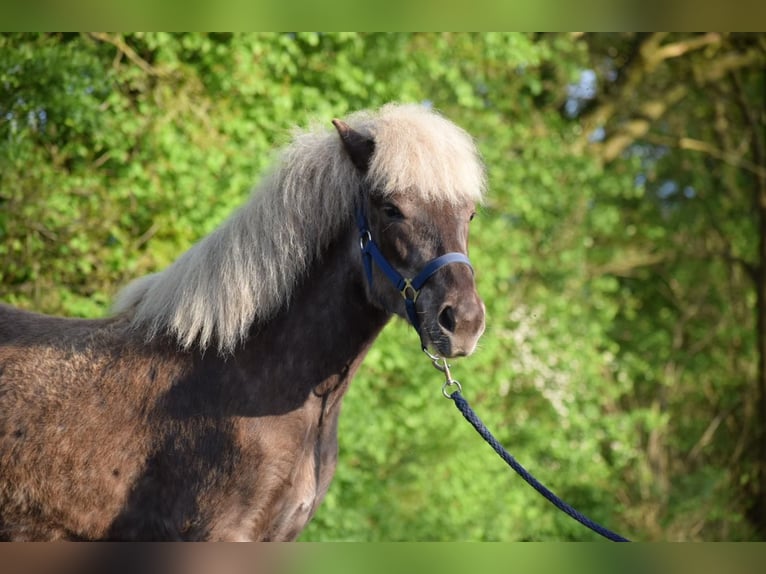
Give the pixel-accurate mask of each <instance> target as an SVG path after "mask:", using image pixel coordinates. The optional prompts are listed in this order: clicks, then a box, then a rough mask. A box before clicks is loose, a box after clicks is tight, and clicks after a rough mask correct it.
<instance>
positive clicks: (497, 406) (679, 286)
mask: <svg viewBox="0 0 766 574" xmlns="http://www.w3.org/2000/svg"><path fill="white" fill-rule="evenodd" d="M764 64H766V35H764V34H717V33H715V34H714V33H699V34H691V33H688V34H687V33H683V34H664V33H647V34H638V33H619V34H563V33H556V34H527V33H481V34H464V33H453V34H446V33H445V34H442V33H423V34H411V33H384V34H374V33H365V34H356V33H332V34H319V33H291V34H267V33H257V34H207V35H203V34H161V33H151V34H106V33H103V34H102V33H92V34H2V35H0V300H2V301H3V302H6V303H11V304H13V305H17V306H20V307H24V308H28V309H34V310H38V311H42V312H46V313H53V314H61V315H69V316H85V317H93V316H102V315H104V314H105V313H106V312H107V309H108V306H109V304H110V301H111V300H112V298H113V296H114V294H115V293H116V291H117V290H118V289H119V287H120V286H122V285H124V284H125V283H126V282H128V281H129V280H130V279H132V278H135V277H137V276H140V275H143V274H145V273H148V272H151V271H154V270H158V269H162V268H163V267H165V266H167V265H168V264H169V263H170V262H171V261H173V260H174V259H175V258H176V257H177V256H178V255H180V254H181V253H182V252H183V251H184V250H185V249H187V248H188V247H189V246H190V245H191V244H192V243H193V242H194V241H196V240H197V239H199V238H200V237H202V236H204V235H206V234H207V233H209V232H210V231H212V230H213V229H214V228H215V227H216V226H217V225H219V224H220V223H221V222H222V221H223V219H224V218H225V217H226V216H227V215H228V214H230V213H231V212H232V211H233V210H234V209H235V208H236V207H237V206H239V205H240V204H242V203H243V202H244V201H246V199H247V196H248V193H249V190H250V189H251V188H252V186H253V184H254V183H255V182H257V181H258V179H259V177H260V175H261V174H262V173H263V172H264V170H265V168H266V167H267V166H269V165H270V163H271V162H272V160H273V158H274V154H275V150H276V149H277V148H278V147H279V146H281V145H283V144H285V143H286V142H287V141H288V140H289V132H290V129H291V128H292V127H293V126H295V125H306V124H307V123H309V122H310V121H313V120H321V121H322V122H325V123H326V125H327V127H328V129H331V126H330V123H329V121H330V119H331V118H333V117H336V116H342V115H344V114H345V113H347V112H349V111H355V110H358V109H362V108H372V107H377V106H379V105H381V104H383V103H385V102H388V101H391V100H396V101H402V102H424V103H425V104H426V105H431V106H433V107H434V108H436V109H438V110H440V111H442V112H443V113H444V114H445V115H447V116H448V117H449V118H451V119H452V120H453V121H455V122H456V123H458V124H459V125H461V126H462V127H464V128H465V129H466V130H468V131H469V132H470V133H471V134H473V135H474V137H475V138H476V140H477V142H478V145H479V147H480V149H481V152H482V154H483V156H484V158H485V161H486V163H487V167H488V173H489V179H490V193H489V196H488V199H487V202H486V205H484V206H483V208H481V209H480V212H479V215H478V217H477V218H476V220H475V221H474V223H473V224H472V241H471V259H472V260H473V262H474V265H475V268H476V271H477V281H478V285H479V291H480V293H481V294H482V296H483V297H484V299H485V302H486V305H487V311H488V317H487V332H486V334H485V336H484V338H483V340H482V343H481V345H480V348H479V350H478V351H477V352H476V354H475V355H474V356H473V357H471V358H469V359H465V360H461V361H455V363H454V364H453V371H454V374H455V375H456V376H457V378H458V379H460V380H461V381H462V383H463V388H464V395H465V396H466V398H468V399H469V400H470V401H471V403H472V404H473V406H474V408H475V409H476V410H477V411H478V413H479V415H480V416H481V417H482V418H483V419H484V421H485V422H486V423H487V424H488V426H489V427H490V428H491V429H492V430H493V431H494V432H495V433H496V435H497V436H498V438H499V439H500V440H501V441H502V442H503V443H504V444H505V445H506V446H507V447H508V448H509V450H510V451H511V452H512V453H513V454H514V455H515V456H516V457H517V458H518V459H519V460H520V461H521V462H522V464H524V465H525V466H526V467H527V468H528V469H530V470H531V471H532V472H533V473H535V474H536V475H537V476H538V478H540V479H541V480H542V481H543V482H544V483H546V484H547V485H548V486H550V487H551V488H552V489H553V490H554V491H556V492H557V493H558V494H560V495H561V496H562V497H563V498H565V499H566V500H567V501H569V502H570V503H572V504H573V505H574V506H575V507H577V508H578V509H580V510H582V511H584V512H585V513H586V514H588V515H590V516H591V517H592V518H594V519H596V520H598V521H600V522H602V523H604V524H606V525H607V526H609V527H611V528H613V529H615V530H617V531H619V532H621V533H622V534H625V535H627V536H628V537H632V538H635V539H639V540H646V541H657V540H755V539H764V538H766V435H765V433H764V429H765V428H766V362H765V361H766V142H764V139H765V138H764V133H766V130H765V129H764V128H766V111H765V110H764V93H765V90H766V85H765V84H766V81H765V77H766V74H765V73H764ZM441 382H442V381H441V378H440V375H439V374H438V373H437V372H436V371H434V370H433V369H432V368H431V366H430V363H428V362H427V361H426V360H425V358H424V357H423V356H422V354H421V353H420V351H419V349H418V344H417V340H416V337H415V335H414V334H413V333H412V332H410V330H408V328H407V326H406V325H405V324H404V323H403V322H401V321H397V322H394V323H392V324H391V325H390V326H389V327H387V329H386V330H385V332H384V334H383V335H382V337H381V338H380V340H379V341H378V342H377V343H376V345H375V346H374V348H373V349H372V351H371V352H370V354H369V356H368V358H367V360H366V361H365V364H364V366H363V368H362V370H361V372H360V374H359V375H358V377H357V379H356V380H355V382H354V384H353V385H352V388H351V390H350V391H349V393H348V395H347V397H346V400H345V405H344V411H343V414H342V416H341V425H340V445H341V446H340V448H341V453H340V463H339V467H338V472H337V475H336V478H335V480H334V482H333V485H332V487H331V489H330V492H329V494H328V496H327V498H326V500H325V502H324V504H323V506H322V507H321V508H320V510H319V511H318V513H317V515H316V517H315V518H314V520H313V522H312V523H311V525H310V526H309V528H308V529H307V530H306V531H305V532H304V534H303V536H302V538H301V539H302V540H365V541H382V540H387V541H398V540H433V541H447V540H492V541H494V540H498V541H514V540H595V539H596V536H595V535H593V534H591V533H589V532H588V531H587V530H585V529H584V528H583V527H581V526H580V525H578V524H577V523H575V522H573V521H572V520H571V519H569V518H567V517H566V516H564V515H563V514H561V513H559V512H558V511H557V510H555V509H554V508H553V507H552V506H551V505H549V504H548V503H547V502H545V501H544V500H543V499H542V498H540V497H539V496H538V495H537V494H536V493H534V492H533V491H532V490H531V489H530V488H528V487H527V486H526V485H525V484H524V483H523V482H522V481H521V480H520V479H519V478H517V477H516V476H515V475H513V474H512V473H511V472H510V470H508V469H507V467H505V465H504V464H503V463H502V461H500V459H499V458H496V456H495V455H494V453H492V451H491V450H490V448H489V447H487V446H486V445H485V444H483V443H482V442H481V439H480V438H479V437H478V435H476V434H475V433H474V431H473V430H472V429H471V428H470V427H469V426H468V425H467V423H465V421H463V419H462V417H461V416H460V415H459V413H458V412H457V411H456V410H455V409H454V408H453V406H452V405H451V404H450V402H449V401H446V400H445V399H443V398H442V396H441V390H440V387H441Z"/></svg>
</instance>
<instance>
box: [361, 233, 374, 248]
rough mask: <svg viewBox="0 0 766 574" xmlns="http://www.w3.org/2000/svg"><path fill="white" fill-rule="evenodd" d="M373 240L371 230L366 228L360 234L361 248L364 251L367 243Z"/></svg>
mask: <svg viewBox="0 0 766 574" xmlns="http://www.w3.org/2000/svg"><path fill="white" fill-rule="evenodd" d="M370 241H372V235H371V234H370V230H369V229H368V230H365V231H363V232H362V234H361V235H360V236H359V248H360V249H361V250H362V251H364V250H365V249H366V248H367V244H368V243H369V242H370Z"/></svg>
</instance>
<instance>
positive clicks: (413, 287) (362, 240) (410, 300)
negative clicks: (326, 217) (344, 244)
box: [356, 207, 473, 335]
mask: <svg viewBox="0 0 766 574" xmlns="http://www.w3.org/2000/svg"><path fill="white" fill-rule="evenodd" d="M356 224H357V226H358V227H359V247H360V249H361V251H362V262H363V263H364V270H365V273H366V275H367V282H368V283H369V284H370V286H372V262H373V261H375V263H377V265H378V267H379V268H380V270H381V271H383V274H384V275H385V276H386V277H388V280H389V281H390V282H391V283H392V284H393V286H394V287H396V290H397V291H399V293H400V294H401V296H402V297H403V298H404V308H405V309H406V311H407V317H408V318H409V320H410V323H411V324H412V326H413V327H414V328H415V331H417V333H418V335H420V321H419V320H418V315H417V311H416V308H415V302H416V301H417V300H418V297H419V296H420V291H421V289H422V288H423V285H425V283H426V281H428V279H429V278H430V277H431V276H432V275H433V274H434V273H436V272H437V271H438V270H439V269H441V268H442V267H444V266H445V265H449V264H450V263H463V264H465V265H468V267H470V268H471V271H473V267H472V266H471V261H470V260H469V259H468V257H466V256H465V255H463V254H462V253H457V252H451V253H445V254H444V255H440V256H439V257H436V258H434V259H431V261H429V262H428V263H426V264H425V265H424V266H423V269H421V270H420V273H418V274H417V275H415V277H413V278H412V279H408V278H406V277H403V276H402V275H401V274H400V273H399V272H398V271H397V270H396V269H394V267H393V266H392V265H391V264H390V263H389V262H388V260H387V259H386V258H385V256H384V255H383V253H382V252H381V251H380V248H378V245H377V243H375V241H374V240H373V238H372V234H371V233H370V226H369V225H368V223H367V217H366V216H365V214H364V210H363V208H361V207H359V208H358V209H357V211H356Z"/></svg>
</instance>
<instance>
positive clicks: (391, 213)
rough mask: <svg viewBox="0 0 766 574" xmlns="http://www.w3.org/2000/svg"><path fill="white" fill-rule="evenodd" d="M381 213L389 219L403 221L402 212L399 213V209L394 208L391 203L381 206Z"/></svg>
mask: <svg viewBox="0 0 766 574" xmlns="http://www.w3.org/2000/svg"><path fill="white" fill-rule="evenodd" d="M383 213H384V214H385V215H386V217H388V218H389V219H404V215H403V214H402V212H401V211H399V208H398V207H396V206H395V205H394V204H393V203H386V204H385V205H384V206H383Z"/></svg>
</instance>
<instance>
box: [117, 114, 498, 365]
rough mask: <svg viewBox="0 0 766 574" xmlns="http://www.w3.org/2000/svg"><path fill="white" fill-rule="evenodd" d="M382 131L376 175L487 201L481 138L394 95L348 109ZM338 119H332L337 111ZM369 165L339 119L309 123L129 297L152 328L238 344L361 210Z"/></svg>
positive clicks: (355, 122)
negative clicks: (202, 233) (225, 215)
mask: <svg viewBox="0 0 766 574" xmlns="http://www.w3.org/2000/svg"><path fill="white" fill-rule="evenodd" d="M345 121H346V122H347V123H348V124H349V125H350V126H351V127H352V128H354V129H355V130H357V131H359V132H361V133H363V134H368V135H371V136H372V137H373V138H374V140H375V152H374V154H373V157H372V160H371V163H370V167H369V171H368V173H367V176H366V180H367V181H366V182H365V183H366V185H368V186H369V188H370V189H374V190H375V192H376V193H381V194H384V195H385V194H391V193H394V192H406V193H412V194H416V195H417V196H419V197H420V198H421V199H422V200H423V201H424V202H433V201H438V202H446V203H450V204H458V203H462V202H466V201H473V202H479V201H480V200H481V198H482V195H483V192H484V188H485V174H484V168H483V165H482V163H481V160H480V159H479V155H478V152H477V150H476V147H475V145H474V142H473V140H472V138H471V137H470V136H469V135H468V134H467V133H466V132H465V131H463V130H462V129H460V128H459V127H457V126H455V125H454V124H453V123H451V122H450V121H448V120H446V119H445V118H443V117H442V116H441V115H439V114H438V113H436V112H434V111H431V110H429V109H428V108H425V107H423V106H419V105H414V104H407V105H398V104H388V105H386V106H384V107H382V108H381V109H379V110H378V111H376V112H358V113H355V114H352V115H351V116H349V117H348V118H347V119H346V120H345ZM327 123H328V124H329V122H327ZM362 183H363V182H362V176H361V175H360V173H359V172H358V171H357V170H356V168H355V167H354V165H353V164H352V163H351V161H350V160H349V158H348V156H347V154H346V152H345V150H344V149H343V147H342V144H341V141H340V138H339V137H338V134H337V133H336V132H335V131H333V130H332V129H331V128H330V129H314V130H309V131H304V132H298V133H297V134H296V136H295V138H294V139H293V142H292V143H291V144H290V145H289V146H288V147H287V148H286V149H285V150H284V151H283V152H282V154H281V156H280V159H279V161H278V164H277V166H276V167H275V168H274V169H273V171H272V172H271V173H270V174H269V175H268V176H267V177H266V178H265V179H264V180H263V181H262V183H261V184H260V185H259V186H258V187H257V188H256V189H255V190H254V192H253V194H252V197H251V198H250V200H249V202H248V203H247V204H245V205H244V206H243V207H242V208H240V209H239V210H238V211H237V212H235V213H234V214H233V215H232V216H231V217H230V218H229V219H228V220H227V221H226V222H225V223H224V224H223V225H222V226H221V227H219V228H218V229H217V230H216V231H214V232H213V233H211V234H210V235H209V236H207V237H205V238H204V239H202V240H200V241H199V242H198V243H197V244H196V245H194V246H193V247H192V248H191V249H189V251H187V252H186V253H184V254H183V255H182V256H181V257H180V258H179V259H178V260H176V261H175V262H174V263H173V264H172V265H170V266H169V267H168V268H167V269H165V270H164V271H161V272H159V273H155V274H152V275H147V276H146V277H142V278H140V279H138V280H136V281H134V282H133V283H131V284H130V285H128V286H127V287H126V288H125V289H124V290H123V291H122V292H121V293H120V294H119V295H118V297H117V301H116V303H115V305H114V308H113V311H114V312H117V313H120V312H127V311H132V313H133V315H132V323H133V326H134V327H135V328H136V329H142V330H145V332H146V337H147V339H151V338H153V337H155V336H157V335H160V334H165V333H167V334H170V335H172V336H173V337H175V338H176V339H177V341H178V343H179V345H180V346H181V347H183V348H189V347H191V346H192V345H195V344H196V345H198V346H199V347H200V348H202V349H206V348H207V347H209V346H211V345H215V346H216V347H217V348H218V351H219V352H220V353H222V354H226V353H230V352H232V351H233V350H234V347H235V346H236V345H237V344H238V343H239V342H241V341H242V340H243V339H244V338H245V337H246V336H247V333H248V331H249V329H250V327H251V325H253V324H254V323H261V322H264V321H266V320H268V319H269V318H271V317H272V316H273V315H274V314H275V313H276V312H277V311H278V310H279V309H280V308H281V307H282V306H283V305H284V304H285V303H286V302H287V301H288V300H289V298H290V295H291V294H292V292H293V290H294V288H295V286H296V284H297V283H298V281H299V279H300V278H301V277H302V276H303V275H304V274H305V272H306V270H307V268H308V266H309V265H310V264H311V262H312V261H313V260H314V259H315V258H316V257H317V256H318V255H319V254H320V253H321V252H322V250H323V249H324V248H326V247H327V245H328V244H329V242H330V241H331V240H332V239H333V238H334V237H336V236H337V234H338V233H339V232H340V231H341V228H342V226H343V225H344V224H345V223H346V222H348V221H350V219H351V217H352V214H353V210H354V206H355V204H356V202H357V201H358V199H357V196H358V194H359V189H360V185H361V184H362Z"/></svg>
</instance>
